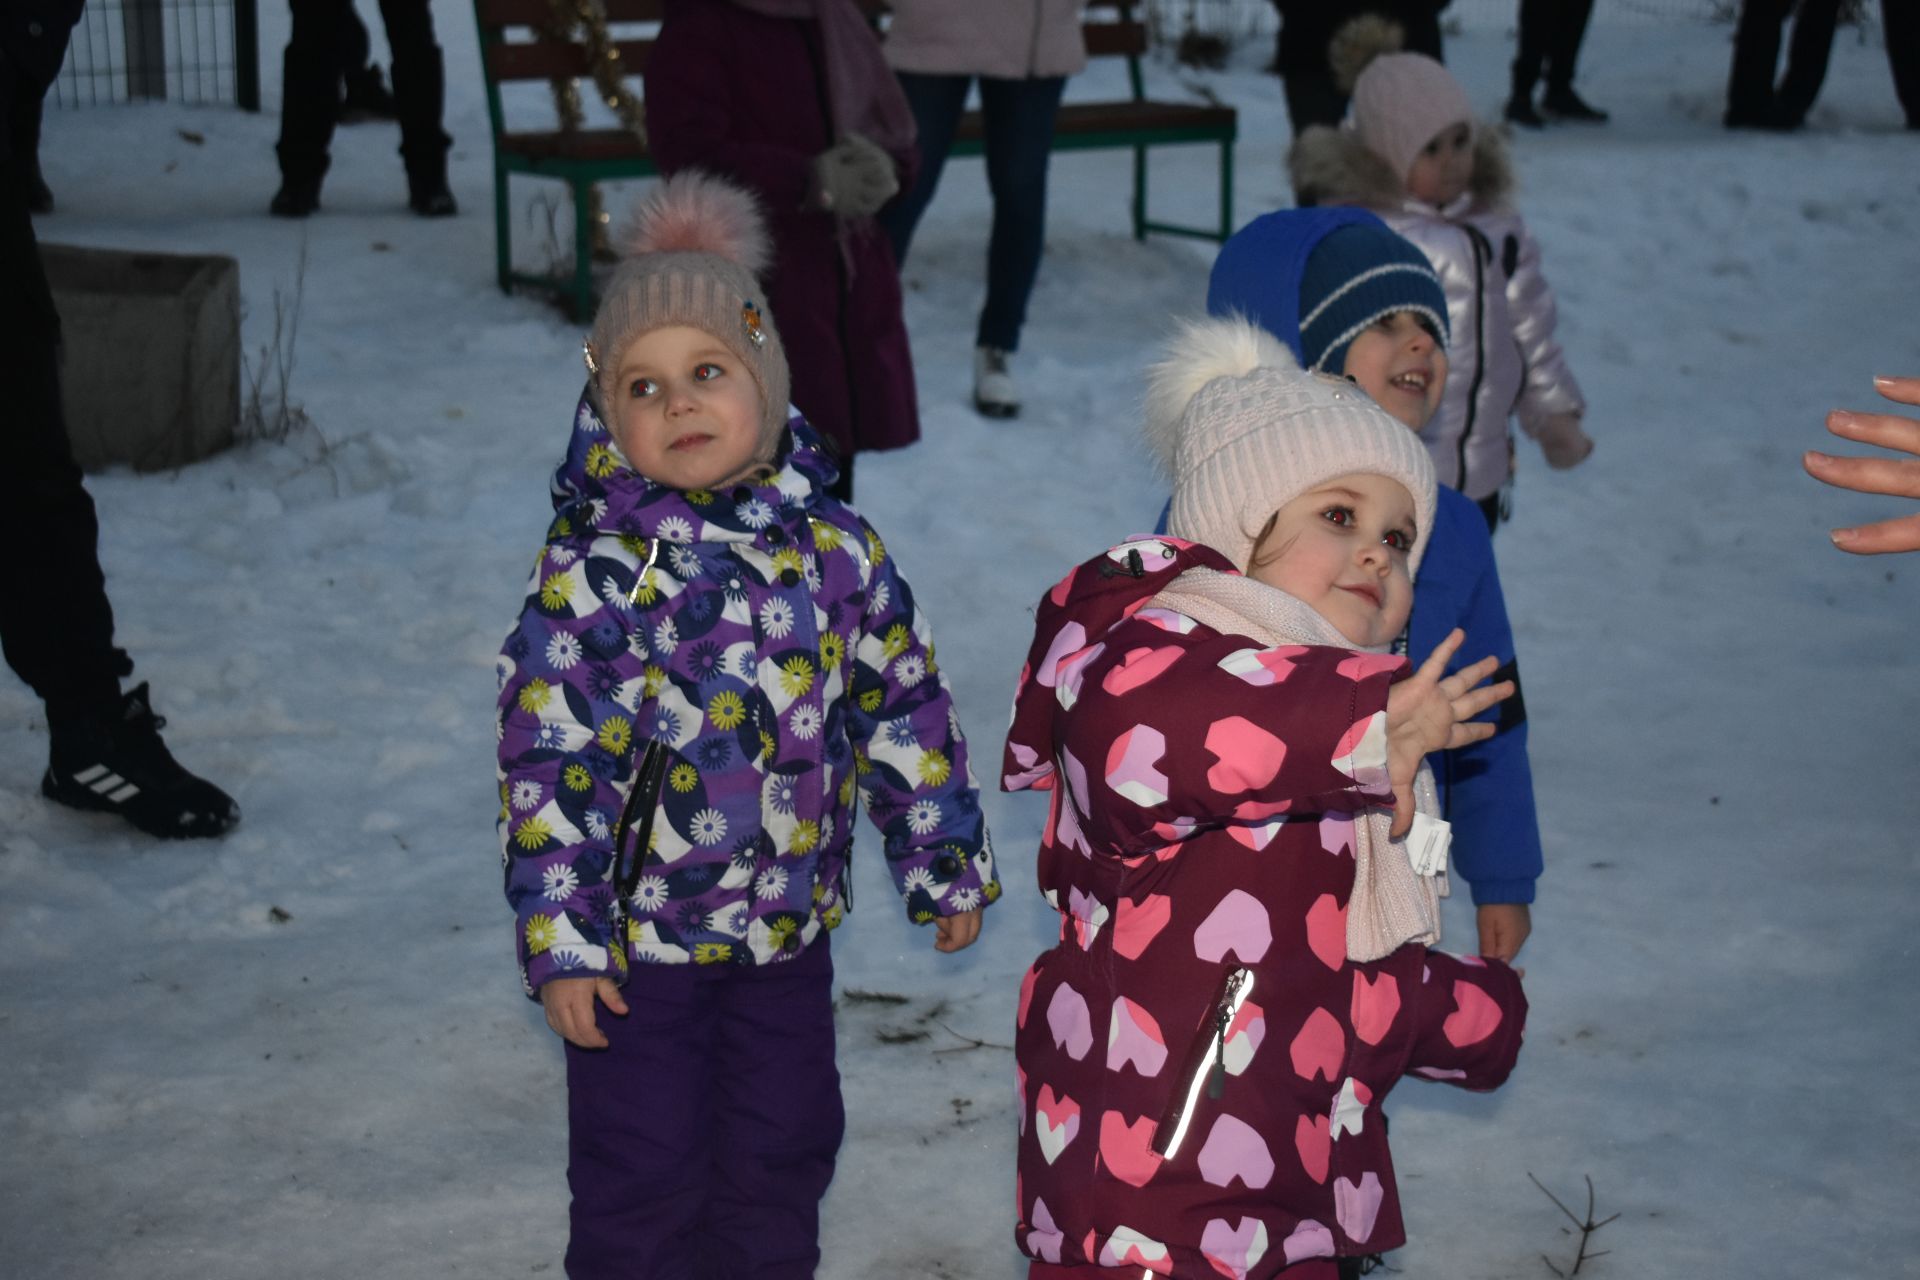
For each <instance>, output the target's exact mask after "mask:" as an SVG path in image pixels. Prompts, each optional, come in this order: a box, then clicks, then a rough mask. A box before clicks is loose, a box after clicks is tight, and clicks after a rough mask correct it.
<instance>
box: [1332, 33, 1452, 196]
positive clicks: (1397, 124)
mask: <svg viewBox="0 0 1920 1280" xmlns="http://www.w3.org/2000/svg"><path fill="white" fill-rule="evenodd" d="M1347 123H1348V125H1349V127H1350V128H1352V130H1353V132H1354V136H1356V137H1357V138H1359V140H1360V141H1361V143H1363V144H1364V145H1365V146H1366V148H1367V150H1369V151H1371V152H1373V153H1374V154H1375V155H1377V156H1379V157H1380V158H1381V159H1382V160H1385V161H1386V162H1387V164H1388V166H1389V167H1390V168H1392V170H1393V176H1394V177H1395V178H1398V179H1399V180H1400V181H1402V182H1405V181H1406V180H1407V171H1408V170H1409V169H1411V168H1412V167H1413V162H1414V160H1415V159H1416V158H1417V157H1418V156H1419V154H1420V152H1421V150H1422V149H1423V148H1424V147H1425V146H1426V145H1427V144H1428V143H1429V142H1432V141H1433V140H1434V139H1435V138H1436V137H1438V136H1439V135H1440V131H1441V130H1443V129H1448V128H1451V127H1452V126H1454V125H1456V124H1461V123H1464V124H1466V126H1467V127H1468V129H1469V130H1477V128H1478V125H1477V124H1476V123H1475V122H1474V118H1473V103H1472V102H1470V101H1469V100H1468V99H1467V91H1466V90H1465V89H1463V88H1461V87H1460V82H1459V81H1458V80H1456V79H1454V78H1453V73H1452V72H1451V71H1448V70H1447V69H1446V68H1445V67H1443V66H1441V65H1440V64H1439V63H1437V62H1435V61H1434V60H1433V59H1432V58H1429V57H1427V55H1425V54H1424V53H1383V54H1381V55H1379V56H1378V57H1376V58H1374V59H1373V61H1371V62H1369V63H1367V66H1366V70H1364V71H1362V72H1361V73H1360V77H1359V79H1357V80H1355V81H1354V84H1353V107H1352V110H1351V112H1350V114H1349V115H1348V118H1347Z"/></svg>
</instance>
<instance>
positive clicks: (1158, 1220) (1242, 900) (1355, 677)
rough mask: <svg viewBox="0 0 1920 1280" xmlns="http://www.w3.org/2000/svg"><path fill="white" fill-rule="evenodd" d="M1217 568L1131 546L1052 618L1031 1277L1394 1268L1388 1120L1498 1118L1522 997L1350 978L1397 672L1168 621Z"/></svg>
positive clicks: (1032, 687) (1434, 976)
mask: <svg viewBox="0 0 1920 1280" xmlns="http://www.w3.org/2000/svg"><path fill="white" fill-rule="evenodd" d="M1196 565H1201V566H1207V567H1212V568H1216V569H1225V568H1228V566H1227V565H1226V564H1225V562H1224V561H1223V560H1222V559H1221V558H1220V557H1219V556H1218V555H1217V554H1215V553H1214V552H1212V551H1210V550H1207V549H1206V548H1203V547H1194V546H1191V545H1189V544H1183V543H1174V542H1163V541H1160V540H1156V539H1140V540H1136V541H1135V542H1133V543H1130V544H1125V545H1122V546H1120V547H1116V548H1114V549H1113V550H1112V551H1109V552H1107V553H1106V554H1105V555H1103V556H1100V557H1098V558H1096V559H1094V560H1092V561H1090V562H1088V563H1086V564H1084V565H1081V566H1080V567H1079V568H1078V569H1076V570H1075V571H1074V572H1073V573H1072V574H1070V575H1069V576H1068V577H1067V578H1066V579H1065V580H1064V581H1062V582H1061V583H1060V584H1059V585H1058V586H1056V587H1054V588H1053V590H1052V591H1050V592H1049V593H1048V594H1047V596H1046V597H1045V598H1044V599H1043V600H1042V602H1041V604H1040V608H1039V612H1038V619H1037V623H1036V627H1035V635H1034V642H1033V647H1032V649H1031V650H1030V651H1029V656H1028V662H1027V668H1026V670H1025V671H1024V672H1023V673H1022V676H1021V681H1020V688H1019V692H1018V694H1017V695H1016V697H1015V702H1014V722H1013V728H1012V730H1011V732H1010V733H1009V735H1008V738H1007V750H1006V755H1005V758H1004V762H1003V770H1004V772H1003V777H1002V783H1001V785H1002V786H1004V787H1006V788H1007V789H1009V790H1022V789H1026V788H1038V789H1047V790H1052V791H1053V803H1052V810H1051V812H1050V814H1049V817H1048V820H1047V827H1046V833H1045V835H1044V837H1043V840H1042V844H1041V848H1040V863H1039V871H1040V887H1041V889H1042V891H1043V892H1044V893H1045V895H1046V897H1047V900H1048V901H1049V902H1051V903H1052V904H1053V905H1054V906H1055V907H1056V908H1057V909H1058V910H1059V912H1060V929H1061V933H1060V938H1061V940H1060V943H1059V945H1058V946H1056V947H1054V948H1053V949H1052V950H1050V951H1048V952H1046V953H1045V954H1043V955H1042V956H1041V957H1040V958H1039V960H1038V961H1036V962H1035V964H1034V966H1033V968H1032V969H1031V970H1030V971H1029V972H1028V974H1027V977H1026V979H1025V981H1024V983H1023V984H1022V987H1021V992H1020V999H1019V1004H1018V1006H1017V1014H1016V1018H1017V1023H1018V1030H1017V1032H1016V1040H1015V1045H1016V1061H1017V1067H1018V1070H1017V1075H1016V1079H1017V1083H1018V1087H1019V1090H1020V1118H1019V1119H1020V1136H1019V1188H1020V1192H1019V1214H1020V1223H1019V1227H1018V1231H1017V1240H1018V1243H1019V1244H1020V1247H1021V1248H1022V1249H1023V1250H1025V1251H1026V1253H1027V1254H1028V1255H1029V1256H1031V1257H1034V1258H1038V1259H1043V1260H1045V1261H1047V1262H1052V1263H1065V1264H1069V1265H1077V1264H1085V1263H1093V1264H1098V1265H1104V1266H1115V1267H1117V1266H1130V1267H1144V1268H1148V1269H1150V1270H1152V1271H1155V1272H1158V1273H1160V1274H1162V1275H1172V1276H1176V1277H1202V1276H1208V1277H1211V1276H1215V1275H1225V1276H1228V1277H1233V1278H1234V1280H1246V1278H1248V1277H1252V1278H1254V1280H1266V1278H1267V1277H1271V1276H1273V1275H1274V1274H1275V1273H1277V1272H1279V1271H1280V1270H1281V1269H1282V1268H1284V1267H1286V1266H1288V1265H1289V1264H1292V1263H1296V1262H1299V1261H1302V1260H1304V1259H1307V1258H1315V1257H1326V1256H1329V1255H1335V1254H1339V1255H1352V1254H1364V1253H1371V1252H1377V1251H1380V1250H1383V1249H1388V1248H1393V1247H1395V1246H1397V1245H1399V1244H1400V1243H1402V1241H1403V1239H1404V1233H1403V1230H1402V1227H1401V1220H1400V1207H1399V1195H1398V1191H1397V1189H1396V1187H1395V1183H1394V1176H1393V1165H1392V1161H1391V1159H1390V1156H1389V1152H1388V1149H1387V1135H1386V1126H1385V1124H1384V1121H1383V1117H1382V1113H1381V1104H1382V1102H1383V1101H1384V1100H1385V1098H1386V1095H1387V1092H1388V1090H1389V1089H1391V1088H1392V1087H1393V1085H1394V1083H1395V1081H1396V1080H1398V1079H1399V1077H1400V1076H1401V1075H1403V1074H1406V1073H1408V1072H1413V1073H1417V1074H1420V1075H1424V1076H1427V1077H1429V1078H1432V1079H1437V1080H1444V1081H1447V1082H1449V1083H1452V1084H1456V1085H1460V1086H1462V1087H1464V1088H1469V1089H1491V1088H1493V1087H1495V1086H1497V1085H1498V1084H1500V1083H1501V1082H1502V1081H1503V1080H1504V1079H1505V1078H1506V1076H1507V1074H1508V1072H1509V1071H1510V1070H1511V1069H1512V1067H1513V1063H1514V1059H1515V1056H1516V1055H1517V1054H1518V1052H1519V1048H1520V1037H1521V1031H1522V1027H1523V1024H1524V1022H1525V1016H1526V1000H1525V997H1524V996H1523V995H1522V994H1521V991H1520V984H1519V980H1518V978H1517V977H1516V976H1515V974H1514V973H1513V971H1512V970H1511V969H1509V968H1507V967H1506V966H1505V965H1503V964H1500V963H1499V962H1497V961H1491V962H1483V961H1479V960H1471V959H1462V958H1459V957H1454V956H1449V955H1445V954H1442V953H1440V952H1437V951H1429V950H1427V949H1426V948H1424V947H1420V946H1414V945H1408V946H1403V947H1401V948H1400V949H1398V950H1397V951H1395V952H1393V953H1392V954H1391V955H1389V956H1387V957H1386V958H1385V959H1383V960H1379V961H1375V962H1371V963H1367V964H1356V963H1353V962H1350V961H1349V960H1348V959H1347V956H1346V922H1345V915H1346V908H1347V903H1348V900H1349V898H1350V897H1351V894H1352V890H1353V877H1354V863H1353V856H1352V843H1351V832H1352V820H1353V818H1354V816H1355V815H1356V814H1357V813H1359V812H1360V811H1362V810H1364V809H1366V808H1368V807H1370V806H1376V805H1385V804H1390V803H1391V788H1390V786H1389V785H1388V784H1387V781H1386V770H1385V764H1386V760H1385V753H1384V745H1383V744H1384V729H1383V728H1382V726H1383V724H1384V718H1385V708H1386V702H1387V691H1388V687H1389V686H1390V685H1391V683H1392V682H1393V681H1394V680H1396V679H1398V678H1400V677H1401V676H1403V675H1404V674H1406V672H1407V670H1408V668H1407V666H1406V663H1405V662H1404V661H1403V660H1400V659H1396V658H1389V657H1384V656H1376V655H1371V654H1357V653H1352V652H1349V651H1347V650H1344V649H1331V648H1310V647H1303V646H1292V645H1290V646H1283V647H1278V648H1268V647H1265V646H1263V645H1261V644H1260V643H1258V642H1256V641H1253V640H1249V639H1247V638H1245V637H1241V636H1232V635H1222V634H1220V633H1218V632H1215V631H1213V630H1211V629H1210V628H1208V627H1205V626H1203V625H1201V624H1199V623H1197V622H1195V621H1194V620H1192V619H1191V618H1187V617H1185V616H1183V615H1181V614H1178V613H1174V612H1171V611H1168V610H1165V609H1162V608H1158V607H1151V606H1149V603H1148V602H1149V601H1150V600H1151V598H1152V597H1153V596H1154V595H1155V594H1156V593H1157V592H1159V591H1160V590H1161V589H1162V588H1164V587H1166V586H1168V585H1169V584H1170V583H1171V582H1172V581H1173V579H1174V578H1175V577H1176V576H1178V575H1179V574H1180V573H1181V572H1183V571H1184V570H1186V569H1187V568H1189V567H1193V566H1196Z"/></svg>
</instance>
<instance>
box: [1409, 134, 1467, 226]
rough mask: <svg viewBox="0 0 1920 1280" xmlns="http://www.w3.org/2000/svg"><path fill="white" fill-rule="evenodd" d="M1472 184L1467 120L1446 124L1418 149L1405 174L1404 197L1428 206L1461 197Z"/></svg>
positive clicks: (1449, 202) (1448, 202) (1443, 203)
mask: <svg viewBox="0 0 1920 1280" xmlns="http://www.w3.org/2000/svg"><path fill="white" fill-rule="evenodd" d="M1472 181H1473V130H1472V129H1470V128H1468V127H1467V123H1466V121H1464V120H1462V121H1460V122H1459V123H1458V124H1451V125H1448V126H1447V127H1446V128H1444V129H1442V130H1441V131H1440V132H1439V133H1437V134H1435V135H1434V138H1433V141H1432V142H1429V143H1428V144H1427V145H1426V146H1425V147H1423V148H1421V151H1420V154H1419V155H1417V156H1415V157H1414V158H1413V168H1411V169H1409V170H1408V171H1407V194H1408V195H1411V196H1412V197H1413V198H1414V199H1416V200H1424V201H1426V202H1427V203H1428V204H1431V205H1446V204H1451V203H1452V202H1453V201H1455V200H1457V199H1459V198H1460V193H1461V192H1463V191H1465V190H1466V189H1467V184H1468V183H1470V182H1472Z"/></svg>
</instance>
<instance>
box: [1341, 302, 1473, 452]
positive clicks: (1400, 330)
mask: <svg viewBox="0 0 1920 1280" xmlns="http://www.w3.org/2000/svg"><path fill="white" fill-rule="evenodd" d="M1341 372H1342V373H1344V374H1346V375H1347V377H1349V378H1352V379H1353V380H1354V381H1355V382H1357V383H1359V384H1360V389H1361V390H1362V391H1364V392H1366V393H1367V394H1368V395H1370V396H1372V397H1373V402H1374V403H1375V404H1377V405H1379V406H1380V407H1381V408H1382V409H1385V410H1386V411H1387V412H1388V413H1390V414H1392V415H1393V416H1394V417H1396V418H1398V419H1400V421H1402V422H1404V423H1406V424H1407V425H1408V426H1409V427H1412V428H1413V429H1414V430H1415V431H1418V430H1419V429H1420V428H1422V427H1424V426H1426V425H1427V420H1428V419H1429V418H1431V417H1433V414H1434V411H1435V410H1436V409H1438V408H1439V407H1440V397H1441V395H1442V394H1443V393H1444V392H1445V391H1446V389H1447V353H1446V352H1445V351H1444V350H1442V349H1441V347H1440V344H1439V343H1438V342H1436V341H1435V340H1434V337H1433V334H1432V333H1431V332H1429V331H1428V329H1427V326H1426V323H1425V322H1424V321H1422V320H1421V318H1420V317H1419V316H1418V315H1416V314H1414V313H1413V312H1411V311H1395V312H1393V313H1392V314H1391V315H1385V316H1381V317H1380V318H1379V319H1378V320H1376V321H1374V322H1373V323H1372V324H1370V325H1368V326H1367V327H1366V329H1364V330H1363V331H1362V332H1361V334H1360V336H1359V337H1357V338H1355V339H1354V340H1353V343H1352V345H1350V346H1349V347H1348V348H1347V362H1346V366H1345V367H1344V368H1342V369H1341Z"/></svg>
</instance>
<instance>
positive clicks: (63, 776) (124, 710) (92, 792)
mask: <svg viewBox="0 0 1920 1280" xmlns="http://www.w3.org/2000/svg"><path fill="white" fill-rule="evenodd" d="M166 723H167V722H166V720H165V718H164V717H161V716H157V715H155V714H154V713H153V707H152V704H151V703H150V702H149V701H148V699H147V686H146V685H145V683H142V684H140V685H139V686H138V687H136V688H135V689H133V690H132V691H131V692H129V693H127V694H125V695H123V696H122V697H121V699H120V714H119V717H118V718H117V719H105V720H97V721H89V722H85V723H79V724H70V725H61V726H57V727H56V728H55V729H54V733H53V758H52V761H51V762H50V763H49V764H48V765H47V773H46V776H45V777H44V778H42V779H41V780H40V794H42V795H44V796H46V797H47V798H48V799H49V800H54V801H57V802H59V803H60V804H64V805H66V806H68V807H69V808H73V809H86V810H90V811H93V812H97V813H117V814H119V815H120V816H121V817H123V818H125V819H126V820H127V821H128V822H131V823H132V824H133V825H134V826H136V827H138V828H140V830H142V831H144V832H146V833H147V834H148V835H150V836H159V837H160V838H162V839H165V840H188V839H196V838H201V837H205V836H218V835H224V834H226V832H227V830H228V829H229V828H231V827H232V826H233V824H234V823H236V822H238V821H240V806H239V805H237V804H235V803H234V802H233V797H232V796H230V795H228V794H227V793H226V792H224V791H222V790H221V789H220V788H218V787H216V786H214V785H213V784H212V783H211V782H208V781H207V780H206V779H205V778H200V777H196V776H194V775H193V774H191V773H189V772H187V771H186V770H185V769H184V768H182V767H181V766H180V762H179V761H177V760H175V759H174V758H173V753H172V752H170V751H168V750H167V744H166V743H165V742H163V741H161V739H160V730H161V729H163V728H165V727H166Z"/></svg>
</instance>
